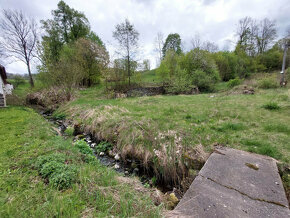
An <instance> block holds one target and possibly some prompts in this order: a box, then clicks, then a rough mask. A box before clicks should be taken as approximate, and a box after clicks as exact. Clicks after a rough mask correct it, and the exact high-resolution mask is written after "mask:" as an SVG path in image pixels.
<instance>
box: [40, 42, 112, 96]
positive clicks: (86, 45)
mask: <svg viewBox="0 0 290 218" xmlns="http://www.w3.org/2000/svg"><path fill="white" fill-rule="evenodd" d="M108 63H109V55H108V53H107V51H106V49H105V48H104V47H102V46H100V45H97V44H96V43H94V42H92V41H91V40H89V39H84V38H81V39H78V40H77V41H76V42H75V43H74V44H65V45H64V46H63V48H62V50H61V52H60V56H59V60H58V61H57V62H56V63H55V65H53V66H51V67H50V69H49V70H48V71H41V72H40V75H39V78H40V79H41V80H42V81H43V83H44V84H47V85H48V86H55V85H56V86H59V87H62V88H63V89H64V90H65V92H66V93H67V96H68V99H69V98H70V96H71V94H72V93H73V91H74V89H75V88H77V87H79V86H80V85H85V86H91V85H93V84H95V83H97V82H98V81H99V80H100V76H101V75H102V74H103V73H104V71H105V70H106V67H107V65H108Z"/></svg>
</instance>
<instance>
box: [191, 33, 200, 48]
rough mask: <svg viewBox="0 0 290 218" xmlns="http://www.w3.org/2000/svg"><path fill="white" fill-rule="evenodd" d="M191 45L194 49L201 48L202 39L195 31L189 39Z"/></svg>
mask: <svg viewBox="0 0 290 218" xmlns="http://www.w3.org/2000/svg"><path fill="white" fill-rule="evenodd" d="M191 45H192V49H195V48H198V49H201V48H202V40H201V38H200V35H199V33H195V35H194V37H193V38H192V39H191Z"/></svg>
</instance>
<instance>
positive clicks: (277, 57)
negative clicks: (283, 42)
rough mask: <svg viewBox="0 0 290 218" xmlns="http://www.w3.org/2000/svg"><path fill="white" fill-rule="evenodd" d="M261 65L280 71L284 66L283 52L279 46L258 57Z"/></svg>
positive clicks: (268, 69)
mask: <svg viewBox="0 0 290 218" xmlns="http://www.w3.org/2000/svg"><path fill="white" fill-rule="evenodd" d="M258 60H259V63H260V64H261V65H263V66H264V67H265V69H267V71H270V70H279V69H280V68H281V66H282V61H283V51H282V50H280V49H279V47H278V45H275V46H273V47H272V48H271V49H269V50H267V51H266V52H264V53H263V54H261V55H259V56H258Z"/></svg>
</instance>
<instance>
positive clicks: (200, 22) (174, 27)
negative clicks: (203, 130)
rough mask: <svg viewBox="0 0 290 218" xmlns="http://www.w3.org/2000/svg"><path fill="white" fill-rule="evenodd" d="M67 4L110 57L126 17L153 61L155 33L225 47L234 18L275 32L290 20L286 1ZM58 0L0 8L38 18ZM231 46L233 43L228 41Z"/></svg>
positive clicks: (4, 2) (82, 0)
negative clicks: (270, 22)
mask: <svg viewBox="0 0 290 218" xmlns="http://www.w3.org/2000/svg"><path fill="white" fill-rule="evenodd" d="M65 2H66V3H67V4H68V5H69V6H70V7H73V8H74V9H76V10H79V11H82V12H84V13H85V15H86V16H87V18H88V19H89V21H90V24H91V28H92V30H93V31H95V32H96V33H97V34H98V35H99V36H100V37H101V39H102V40H103V41H104V42H105V43H106V46H107V48H108V49H109V52H110V55H111V57H114V43H115V42H114V40H113V39H112V31H113V30H114V27H115V25H116V24H117V23H120V22H121V21H124V19H125V18H128V19H129V20H130V22H132V23H133V24H134V25H135V27H136V29H137V30H138V31H139V33H140V42H139V44H140V47H141V49H140V58H142V59H145V58H148V59H150V60H151V62H152V65H153V66H154V65H155V59H156V54H155V53H154V38H155V37H156V35H157V32H159V31H160V32H162V33H163V34H164V36H165V37H166V36H167V35H168V34H169V33H175V32H177V33H179V34H180V35H181V38H182V41H183V44H184V48H185V49H186V50H188V49H189V48H190V40H191V38H192V37H193V36H194V35H195V33H197V32H198V33H199V35H200V36H201V38H202V40H210V41H213V42H215V43H217V44H218V45H219V47H220V48H223V46H224V45H225V44H228V43H229V42H230V41H231V42H234V41H235V35H234V32H235V29H236V24H237V23H238V20H239V19H241V18H243V17H245V16H250V17H252V18H255V19H263V18H265V17H268V18H269V19H274V20H276V24H277V30H278V35H279V37H282V36H283V34H284V32H285V30H286V28H287V27H288V26H289V25H290V4H289V0H200V1H198V0H66V1H65ZM57 3H58V0H47V1H43V0H0V9H8V8H9V9H21V10H22V11H24V12H25V13H26V14H27V15H29V16H31V17H34V18H35V19H36V20H41V19H47V18H50V17H51V10H53V9H55V8H56V7H57ZM232 47H233V45H232ZM5 64H6V68H7V71H8V72H11V73H26V67H25V65H24V64H21V63H19V62H18V63H11V64H8V63H5Z"/></svg>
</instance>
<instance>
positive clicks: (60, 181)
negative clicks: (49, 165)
mask: <svg viewBox="0 0 290 218" xmlns="http://www.w3.org/2000/svg"><path fill="white" fill-rule="evenodd" d="M76 178H77V170H76V168H75V167H73V166H67V165H66V166H64V167H61V168H58V170H57V171H56V172H55V173H53V174H52V175H51V176H50V178H49V183H50V184H51V185H52V186H53V187H55V188H57V189H59V190H62V189H68V188H70V187H71V186H72V184H73V183H75V182H76Z"/></svg>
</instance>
